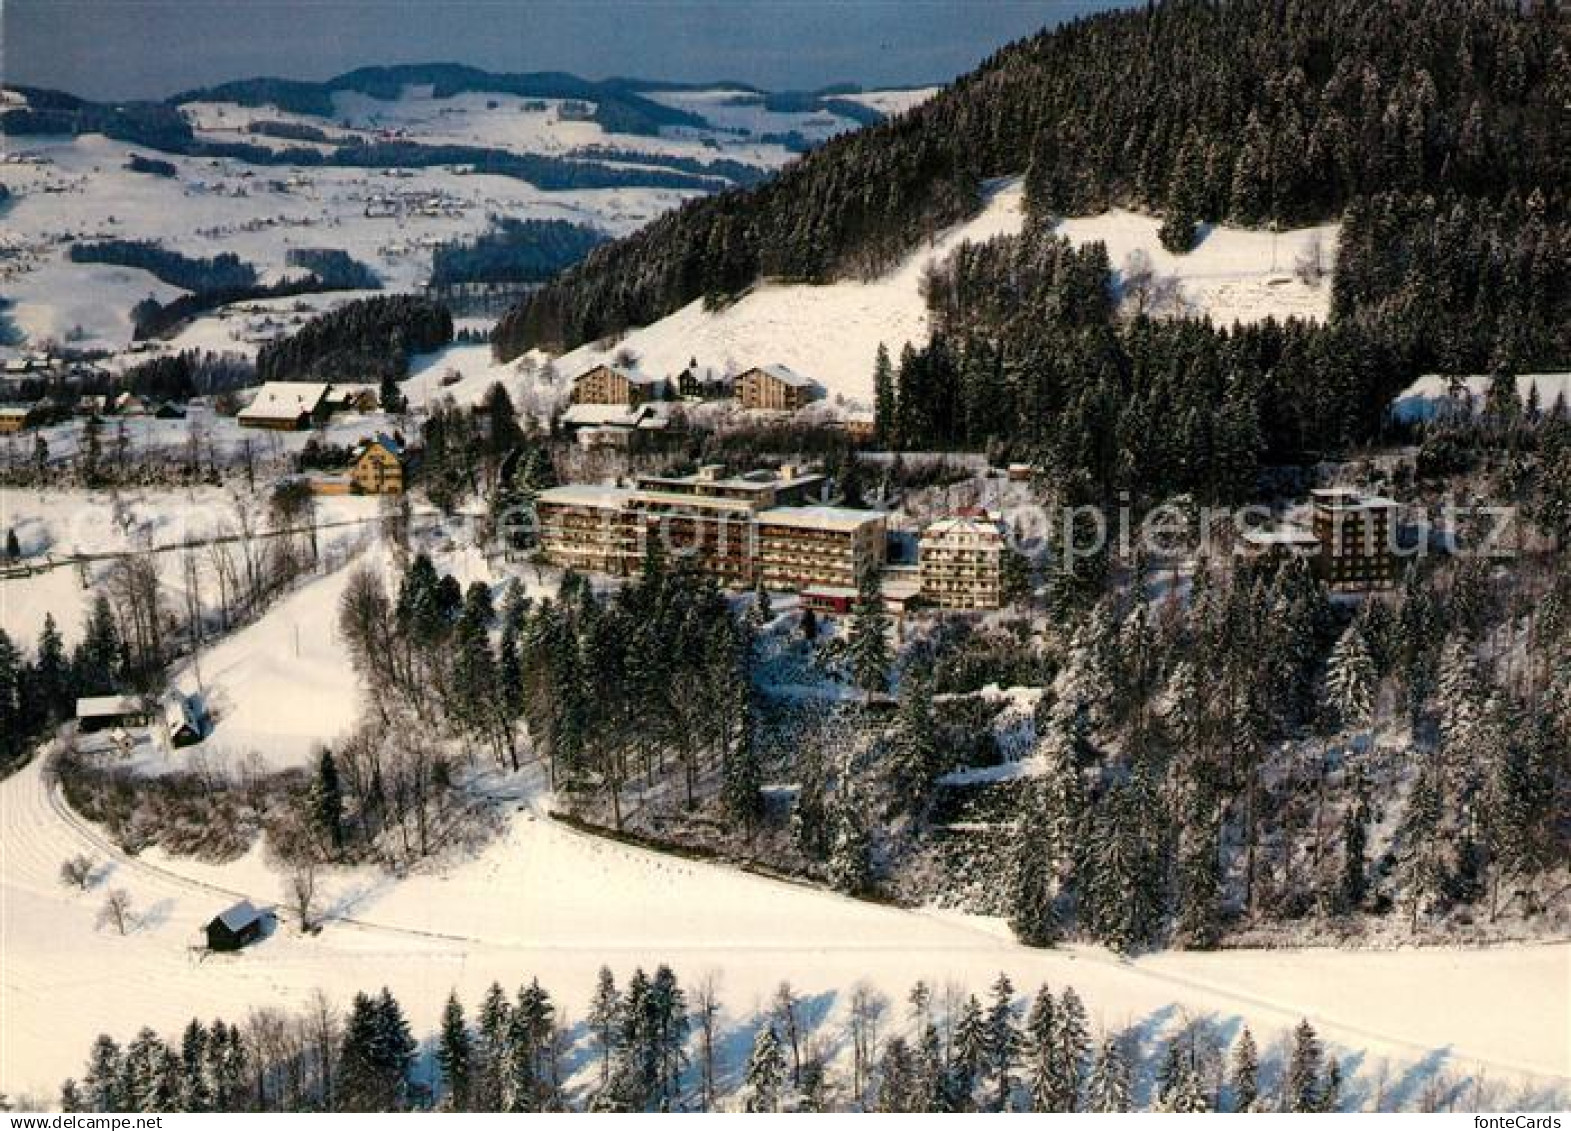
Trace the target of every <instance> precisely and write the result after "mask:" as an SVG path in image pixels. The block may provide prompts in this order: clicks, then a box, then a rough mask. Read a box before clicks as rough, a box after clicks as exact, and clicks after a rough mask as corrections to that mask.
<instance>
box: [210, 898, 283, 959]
mask: <svg viewBox="0 0 1571 1131" xmlns="http://www.w3.org/2000/svg"><path fill="white" fill-rule="evenodd" d="M267 918H268V915H267V912H265V911H261V910H258V909H257V908H256V907H254V906H252V904H251V901H250V900H249V899H242V900H241V901H240V902H239V903H237V904H235V905H234V906H233V907H231V908H229V909H228V910H227V911H223V912H221V913H220V914H218V915H216V916H214V917H213V919H212V921H211V922H209V923H208V924H207V928H206V931H207V949H209V950H239V949H240V948H241V947H243V946H245V945H246V944H247V943H253V942H255V941H256V940H257V939H259V938H261V937H262V934H263V930H264V928H265V927H266V925H267Z"/></svg>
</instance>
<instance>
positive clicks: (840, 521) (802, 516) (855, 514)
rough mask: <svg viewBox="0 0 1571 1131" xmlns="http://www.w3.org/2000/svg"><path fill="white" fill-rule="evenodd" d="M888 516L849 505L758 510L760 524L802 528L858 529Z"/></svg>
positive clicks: (881, 512)
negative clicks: (853, 508) (856, 508)
mask: <svg viewBox="0 0 1571 1131" xmlns="http://www.w3.org/2000/svg"><path fill="white" fill-rule="evenodd" d="M888 517H889V516H888V515H887V514H885V513H884V512H883V511H859V510H852V509H851V508H850V507H771V508H770V509H769V510H765V511H759V512H758V523H759V525H760V526H794V527H797V528H799V529H802V530H841V531H851V530H860V529H861V528H862V527H864V526H866V525H868V524H869V523H873V522H883V521H884V520H885V519H886V518H888Z"/></svg>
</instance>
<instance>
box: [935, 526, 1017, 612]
mask: <svg viewBox="0 0 1571 1131" xmlns="http://www.w3.org/2000/svg"><path fill="white" fill-rule="evenodd" d="M1005 549H1006V540H1005V535H1004V528H1003V524H1002V523H1000V522H999V521H998V520H997V519H996V518H994V517H993V516H992V515H989V514H988V513H987V512H986V511H984V510H982V509H981V508H978V507H967V508H965V509H963V510H959V511H956V512H955V513H954V514H952V515H949V516H947V517H945V518H941V519H939V520H938V521H937V522H933V523H929V524H928V526H927V528H926V529H924V530H923V531H922V537H921V539H920V541H919V543H918V549H917V555H918V558H917V565H918V569H919V571H920V575H921V579H922V597H923V599H924V600H926V601H928V602H930V603H931V604H933V605H936V606H937V607H939V608H941V609H996V608H998V607H999V606H1000V605H1002V604H1003V579H1004V552H1005Z"/></svg>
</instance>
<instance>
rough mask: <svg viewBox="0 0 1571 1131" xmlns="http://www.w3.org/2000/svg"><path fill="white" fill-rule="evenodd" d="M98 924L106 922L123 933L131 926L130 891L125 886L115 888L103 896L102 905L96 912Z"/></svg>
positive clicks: (101, 924) (102, 924)
mask: <svg viewBox="0 0 1571 1131" xmlns="http://www.w3.org/2000/svg"><path fill="white" fill-rule="evenodd" d="M98 924H99V926H104V925H105V924H108V925H110V926H112V927H114V929H115V930H116V931H117V932H118V933H120V934H122V935H123V934H125V933H126V931H127V929H129V927H130V926H131V893H130V892H128V891H126V890H125V888H115V889H114V890H113V891H111V892H110V893H109V894H108V895H107V896H105V897H104V905H103V907H102V908H100V909H99V912H98Z"/></svg>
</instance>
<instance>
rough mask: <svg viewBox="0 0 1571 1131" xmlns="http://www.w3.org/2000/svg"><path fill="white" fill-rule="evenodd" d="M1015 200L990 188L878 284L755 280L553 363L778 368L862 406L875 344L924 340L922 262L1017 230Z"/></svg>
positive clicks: (657, 368) (1012, 193) (1003, 188)
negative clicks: (976, 206)
mask: <svg viewBox="0 0 1571 1131" xmlns="http://www.w3.org/2000/svg"><path fill="white" fill-rule="evenodd" d="M1020 203H1021V192H1020V182H1019V181H1018V180H1010V181H1006V182H1003V183H1001V184H998V185H996V186H994V188H993V190H992V191H991V192H990V194H989V196H988V200H987V204H986V206H985V207H984V208H983V209H982V211H981V213H980V214H979V215H977V216H976V217H975V218H974V219H972V220H970V221H969V222H967V223H965V224H961V225H959V226H957V227H956V228H954V229H952V230H950V231H949V232H947V233H945V234H944V235H943V236H942V237H940V238H939V239H937V240H935V241H934V242H933V243H932V244H931V245H930V246H927V247H924V248H921V249H920V250H918V251H916V252H914V253H913V254H912V255H911V256H909V257H908V258H907V259H906V261H905V262H904V263H903V264H902V265H901V266H900V267H898V268H897V269H896V270H894V271H893V272H891V273H890V274H888V275H886V276H884V277H883V278H880V279H876V280H874V281H872V282H870V283H863V282H858V281H855V280H847V281H843V282H838V283H834V284H831V285H829V286H822V287H812V286H776V285H772V284H768V283H764V284H760V285H759V286H757V287H755V288H753V289H752V290H751V291H749V292H748V293H747V294H745V295H743V296H742V297H741V298H739V299H738V300H737V301H736V302H733V303H731V304H730V305H729V306H726V307H724V308H723V309H720V310H717V311H708V310H705V309H704V304H703V302H702V300H699V301H696V302H692V303H690V304H688V305H687V306H684V307H683V308H682V309H681V310H679V311H677V312H676V313H675V314H672V315H671V316H670V317H668V318H663V319H661V320H660V321H659V322H656V323H654V324H653V325H652V326H646V327H644V328H642V329H639V330H634V331H632V332H631V333H629V334H628V335H627V336H626V337H625V338H624V339H623V340H621V341H619V342H617V343H615V344H613V345H610V346H609V347H608V348H605V349H601V348H598V347H597V346H595V345H587V346H582V347H580V348H579V349H576V350H574V351H572V352H571V353H568V354H565V355H563V356H562V357H561V358H560V359H559V360H558V361H557V367H558V368H559V369H560V370H561V371H562V372H563V373H566V374H569V375H572V374H575V373H580V372H582V371H583V370H585V369H588V368H589V367H590V366H592V365H596V364H598V363H600V362H602V361H607V360H610V359H611V357H612V356H614V355H615V354H617V353H618V352H620V351H622V350H624V349H625V350H628V351H631V352H632V353H633V354H634V355H635V356H636V357H637V358H638V364H639V366H640V367H642V368H644V369H647V370H648V371H650V372H654V373H676V372H679V371H680V370H681V368H682V367H683V366H684V365H686V364H687V362H688V360H689V359H690V358H697V360H698V363H699V364H700V365H707V366H712V367H714V368H717V369H728V370H733V371H735V370H741V369H746V368H748V367H750V366H753V365H761V364H765V363H767V362H780V363H783V364H785V365H788V366H790V367H791V368H792V369H794V370H796V371H797V372H798V373H801V374H803V375H804V376H807V377H811V378H813V379H814V380H816V381H818V382H819V383H820V384H821V385H823V386H824V387H825V388H826V389H827V390H828V391H829V393H830V395H831V397H843V398H845V399H846V400H848V401H854V402H866V401H867V399H868V398H869V396H870V395H871V392H872V384H873V358H874V355H875V354H876V353H877V352H878V345H879V343H880V342H882V343H884V345H885V346H887V347H888V349H889V351H890V353H891V354H892V355H894V356H896V357H898V356H899V353H900V350H901V348H902V347H903V346H904V345H905V344H906V343H907V342H921V341H925V340H926V338H927V310H926V307H925V305H924V303H923V301H922V294H921V283H922V273H923V272H924V271H925V270H926V269H927V267H928V265H929V264H930V263H932V262H934V261H935V260H938V259H942V258H943V257H944V256H945V255H947V254H948V253H949V252H950V251H952V250H953V249H954V248H956V247H958V246H959V245H960V244H961V243H962V242H964V241H965V240H974V241H980V240H986V239H990V238H992V237H993V236H996V235H1001V234H1005V233H1009V232H1016V231H1019V230H1020V223H1021V214H1020Z"/></svg>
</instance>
